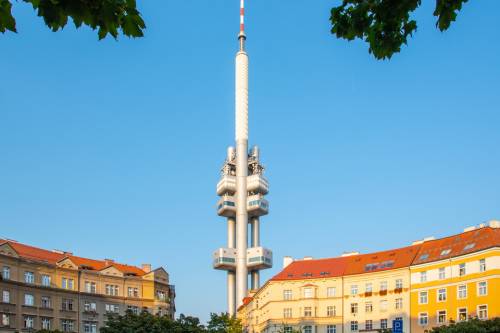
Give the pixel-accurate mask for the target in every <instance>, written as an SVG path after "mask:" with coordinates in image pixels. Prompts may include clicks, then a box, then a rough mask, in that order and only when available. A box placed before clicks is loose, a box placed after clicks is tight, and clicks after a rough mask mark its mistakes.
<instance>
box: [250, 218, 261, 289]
mask: <svg viewBox="0 0 500 333" xmlns="http://www.w3.org/2000/svg"><path fill="white" fill-rule="evenodd" d="M250 227H251V235H252V236H251V244H252V247H259V246H260V220H259V218H258V217H253V218H252V219H251V222H250ZM251 286H252V289H259V288H260V272H259V271H258V270H255V271H252V273H251Z"/></svg>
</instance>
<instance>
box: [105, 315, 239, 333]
mask: <svg viewBox="0 0 500 333" xmlns="http://www.w3.org/2000/svg"><path fill="white" fill-rule="evenodd" d="M242 331H243V329H242V327H241V324H240V321H239V320H237V319H235V318H232V317H230V316H229V315H228V314H226V313H223V314H220V315H219V314H215V313H212V314H211V315H210V321H209V322H208V325H207V327H205V326H203V325H201V324H200V320H199V319H198V318H196V317H191V316H184V315H182V314H181V315H180V317H179V318H178V319H176V320H172V319H170V318H169V317H161V316H155V315H152V314H150V313H149V312H146V311H144V312H142V313H141V314H139V315H135V314H133V313H132V312H130V311H128V312H127V313H126V314H125V315H123V316H119V315H112V316H110V317H109V318H108V321H107V323H106V326H105V327H103V328H101V329H100V333H242Z"/></svg>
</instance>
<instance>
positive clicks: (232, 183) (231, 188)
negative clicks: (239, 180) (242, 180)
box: [217, 175, 236, 195]
mask: <svg viewBox="0 0 500 333" xmlns="http://www.w3.org/2000/svg"><path fill="white" fill-rule="evenodd" d="M235 192H236V177H235V176H229V175H223V176H222V177H221V179H220V180H219V182H218V183H217V195H223V194H226V193H229V194H234V193H235Z"/></svg>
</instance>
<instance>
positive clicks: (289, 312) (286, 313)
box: [283, 308, 292, 318]
mask: <svg viewBox="0 0 500 333" xmlns="http://www.w3.org/2000/svg"><path fill="white" fill-rule="evenodd" d="M283 318H292V308H284V309H283Z"/></svg>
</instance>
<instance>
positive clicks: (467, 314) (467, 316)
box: [457, 307, 469, 322]
mask: <svg viewBox="0 0 500 333" xmlns="http://www.w3.org/2000/svg"><path fill="white" fill-rule="evenodd" d="M460 310H465V319H464V320H460ZM467 318H469V311H468V310H467V308H466V307H464V308H457V322H461V321H467Z"/></svg>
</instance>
